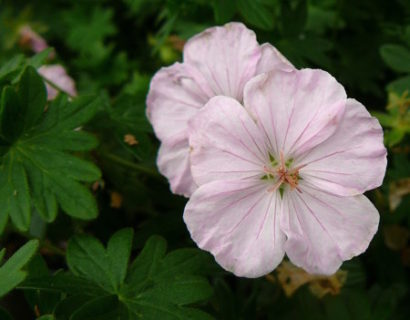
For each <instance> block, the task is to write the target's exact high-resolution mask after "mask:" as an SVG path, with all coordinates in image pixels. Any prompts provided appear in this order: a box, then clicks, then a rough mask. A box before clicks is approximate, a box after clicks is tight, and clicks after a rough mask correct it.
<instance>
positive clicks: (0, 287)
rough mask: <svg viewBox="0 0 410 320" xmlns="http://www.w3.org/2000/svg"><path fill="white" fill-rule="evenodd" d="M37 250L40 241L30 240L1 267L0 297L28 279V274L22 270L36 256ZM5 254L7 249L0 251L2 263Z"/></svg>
mask: <svg viewBox="0 0 410 320" xmlns="http://www.w3.org/2000/svg"><path fill="white" fill-rule="evenodd" d="M37 248H38V241H37V240H30V241H28V242H27V243H26V244H25V245H24V246H23V247H21V248H20V249H19V250H18V251H16V252H15V253H14V255H13V256H12V257H10V258H9V259H8V260H7V261H6V262H5V263H4V264H3V265H2V266H0V297H2V296H4V295H5V294H6V293H8V292H9V291H11V290H12V289H14V288H15V287H16V286H17V285H18V284H20V283H21V282H22V281H23V280H24V279H25V278H26V276H27V272H25V271H23V270H21V269H22V268H23V267H24V266H25V265H26V264H27V262H28V261H29V260H30V259H31V257H32V256H33V255H34V254H35V252H36V250H37ZM5 253H6V250H5V249H2V250H1V251H0V263H1V261H2V260H3V257H4V254H5Z"/></svg>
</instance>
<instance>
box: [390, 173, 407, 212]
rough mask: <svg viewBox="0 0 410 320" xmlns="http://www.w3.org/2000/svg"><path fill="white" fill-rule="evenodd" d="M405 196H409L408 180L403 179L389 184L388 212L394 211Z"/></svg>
mask: <svg viewBox="0 0 410 320" xmlns="http://www.w3.org/2000/svg"><path fill="white" fill-rule="evenodd" d="M407 194H410V178H404V179H400V180H397V181H394V182H392V183H390V192H389V205H390V210H391V211H394V210H396V209H397V207H398V206H399V205H400V203H401V200H402V198H403V197H404V196H405V195H407Z"/></svg>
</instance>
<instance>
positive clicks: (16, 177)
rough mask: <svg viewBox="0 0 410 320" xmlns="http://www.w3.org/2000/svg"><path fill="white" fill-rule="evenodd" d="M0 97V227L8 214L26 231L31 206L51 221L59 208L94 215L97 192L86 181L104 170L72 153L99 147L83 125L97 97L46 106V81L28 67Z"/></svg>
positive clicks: (95, 106)
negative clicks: (88, 186)
mask: <svg viewBox="0 0 410 320" xmlns="http://www.w3.org/2000/svg"><path fill="white" fill-rule="evenodd" d="M0 101H1V104H0V106H1V108H0V182H2V183H1V184H0V208H1V209H0V231H1V230H2V229H3V228H4V225H5V223H6V221H7V220H8V219H7V217H10V218H11V221H12V222H13V224H14V225H15V226H16V227H17V228H18V229H19V230H22V231H25V230H28V228H29V226H30V217H31V211H32V208H33V207H34V208H35V209H36V210H37V211H38V213H39V214H40V216H41V217H42V218H43V219H44V220H45V221H47V222H51V221H53V220H54V219H55V218H56V215H57V212H58V207H59V206H60V207H61V208H62V210H63V211H65V212H66V213H67V214H69V215H71V216H73V217H76V218H80V219H92V218H95V217H96V216H97V206H96V202H95V199H94V196H93V195H92V194H91V192H90V191H89V189H88V188H87V187H86V186H84V185H83V184H82V182H94V181H96V180H98V179H99V178H100V175H101V173H100V170H99V169H98V168H97V167H96V166H95V165H94V164H93V163H91V162H89V161H86V160H83V159H81V158H79V157H77V156H74V155H72V154H70V153H68V152H72V151H87V150H90V149H91V148H93V147H95V146H96V145H97V142H96V139H95V138H94V137H93V136H91V135H90V134H88V133H86V132H84V131H82V130H81V129H80V128H79V127H81V125H83V124H84V123H85V122H87V121H88V120H90V119H91V118H92V117H93V115H94V114H95V113H96V111H97V109H98V105H99V102H98V99H95V98H93V97H85V98H79V99H77V100H75V101H73V102H71V101H69V100H68V99H67V98H66V97H65V96H63V95H60V97H59V98H57V99H56V100H55V101H53V102H52V103H50V104H49V105H48V106H47V105H46V102H47V97H46V89H45V86H44V83H43V80H42V78H41V77H40V76H39V75H38V73H37V71H36V70H35V69H34V68H33V67H31V66H27V67H26V68H25V69H24V72H23V73H22V75H21V77H20V80H19V82H18V83H17V84H16V85H14V86H6V87H5V88H4V89H3V91H2V94H1V100H0Z"/></svg>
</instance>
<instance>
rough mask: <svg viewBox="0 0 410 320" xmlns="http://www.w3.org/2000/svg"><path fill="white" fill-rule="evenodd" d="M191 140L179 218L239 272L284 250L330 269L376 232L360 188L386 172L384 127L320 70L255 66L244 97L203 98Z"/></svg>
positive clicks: (269, 262) (271, 261)
mask: <svg viewBox="0 0 410 320" xmlns="http://www.w3.org/2000/svg"><path fill="white" fill-rule="evenodd" d="M190 146H191V150H192V151H191V169H192V174H193V178H194V180H195V182H196V183H197V184H198V186H199V187H198V189H197V190H196V191H195V192H194V193H193V195H192V196H191V198H190V200H189V201H188V203H187V205H186V208H185V212H184V220H185V223H186V224H187V226H188V229H189V231H190V233H191V237H192V238H193V240H194V241H195V242H196V243H197V244H198V246H199V247H200V248H202V249H204V250H207V251H210V252H211V253H212V254H213V255H214V256H215V258H216V261H217V262H218V263H219V264H220V265H221V266H222V267H223V268H225V269H226V270H229V271H231V272H233V273H234V274H236V275H238V276H244V277H258V276H262V275H264V274H266V273H269V272H271V271H272V270H273V269H275V267H276V266H277V265H278V264H279V263H280V262H281V260H282V259H283V257H284V255H285V253H286V254H287V256H288V257H289V259H290V260H291V262H293V263H294V264H295V265H297V266H299V267H302V268H304V269H305V270H306V271H308V272H310V273H314V274H327V275H329V274H332V273H334V272H335V271H336V270H337V269H338V268H339V267H340V265H341V264H342V262H343V261H344V260H349V259H351V258H352V257H354V256H356V255H358V254H360V253H362V252H363V251H364V250H366V248H367V247H368V245H369V242H370V240H371V239H372V237H373V235H374V234H375V232H376V231H377V227H378V223H379V214H378V212H377V210H376V208H375V207H374V206H373V204H372V203H371V202H370V201H369V200H368V199H367V198H366V197H365V196H364V195H362V193H363V192H365V191H366V190H370V189H373V188H376V187H378V186H380V184H381V183H382V180H383V177H384V174H385V170H386V149H385V147H384V145H383V132H382V128H381V127H380V124H379V122H378V121H377V120H376V119H375V118H372V117H371V116H370V114H369V113H368V112H367V111H366V109H365V107H364V106H363V105H362V104H360V103H359V102H357V101H356V100H353V99H347V98H346V93H345V91H344V89H343V87H342V86H341V85H340V84H339V83H338V82H337V81H336V80H335V79H334V78H333V77H332V76H330V75H329V74H328V73H326V72H324V71H321V70H311V69H304V70H301V71H293V72H287V73H286V72H280V71H276V72H271V73H268V74H262V75H259V76H257V77H255V78H254V79H252V80H251V81H250V82H248V84H247V85H246V86H245V91H244V106H242V105H241V104H240V103H239V102H238V101H236V100H234V99H232V98H228V97H215V98H213V99H211V100H210V101H209V102H208V103H207V105H206V106H205V107H204V108H203V109H202V110H201V111H200V112H199V113H198V115H197V116H196V117H195V118H193V119H192V120H191V121H190Z"/></svg>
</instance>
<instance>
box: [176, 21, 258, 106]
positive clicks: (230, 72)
mask: <svg viewBox="0 0 410 320" xmlns="http://www.w3.org/2000/svg"><path fill="white" fill-rule="evenodd" d="M260 55H261V49H260V47H259V44H258V42H257V41H256V35H255V33H254V32H253V31H251V30H249V29H247V28H246V27H245V26H244V25H243V24H242V23H235V22H233V23H228V24H226V25H224V26H223V27H214V28H209V29H206V30H205V31H203V32H201V33H200V34H198V35H196V36H195V37H193V38H191V39H190V40H189V41H188V42H187V43H186V45H185V47H184V63H186V64H188V65H190V66H193V67H195V68H196V69H197V70H199V71H200V73H201V74H202V76H203V77H204V81H205V82H206V83H207V84H209V85H210V86H211V88H212V91H213V93H214V95H225V96H230V97H233V98H236V99H238V100H239V101H242V94H243V87H244V85H245V83H246V82H247V81H248V80H249V79H251V78H252V77H253V76H254V75H255V70H256V65H257V63H258V60H259V58H260Z"/></svg>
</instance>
